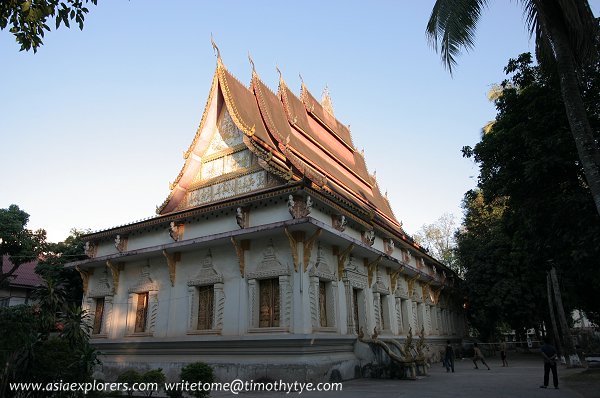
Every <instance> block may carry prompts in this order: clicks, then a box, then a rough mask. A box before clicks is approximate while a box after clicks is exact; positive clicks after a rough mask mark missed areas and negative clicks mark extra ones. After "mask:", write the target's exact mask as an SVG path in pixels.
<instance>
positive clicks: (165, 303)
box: [88, 209, 459, 339]
mask: <svg viewBox="0 0 600 398" xmlns="http://www.w3.org/2000/svg"><path fill="white" fill-rule="evenodd" d="M286 210H287V209H286ZM231 218H233V217H231ZM236 228H239V227H237V225H236ZM190 230H192V231H193V229H191V228H190V229H188V231H186V235H187V233H188V232H189V231H190ZM154 238H156V236H154V237H153V238H152V239H154ZM165 240H167V241H168V240H170V237H167V238H166V239H165ZM271 241H272V242H273V248H274V252H275V257H276V259H277V260H278V261H279V262H280V263H281V266H282V267H284V268H285V269H286V270H287V280H288V281H289V286H290V289H291V306H290V307H289V309H290V310H291V311H290V312H291V313H289V314H285V313H284V312H285V311H286V309H285V308H286V307H285V306H284V303H283V302H282V303H281V311H282V315H281V316H282V319H283V318H284V317H285V316H288V317H289V321H288V322H287V324H286V328H287V330H288V332H289V333H293V334H310V333H338V334H342V335H347V334H354V330H350V329H349V324H348V319H349V314H350V315H351V316H353V313H352V312H353V309H352V308H349V307H347V303H351V302H352V300H350V301H348V300H347V299H346V294H347V292H346V289H345V286H344V283H343V282H342V281H341V280H339V278H338V277H337V256H336V255H334V254H333V250H332V247H331V246H330V245H326V244H321V245H322V248H321V254H320V255H321V257H322V259H321V261H324V262H326V263H327V264H328V266H329V267H330V269H331V271H332V272H333V273H334V274H336V276H335V280H334V281H332V291H333V296H332V298H333V300H334V304H333V305H334V312H335V314H334V315H333V317H334V324H335V325H334V329H333V330H323V331H320V330H318V329H319V328H316V329H315V328H314V326H313V322H312V318H311V297H310V294H309V289H310V283H311V276H310V271H311V269H312V268H313V267H314V265H315V263H316V261H317V247H318V245H319V241H318V240H317V241H315V242H314V244H313V247H312V250H311V256H310V260H309V264H308V269H307V271H306V272H304V271H303V267H304V264H303V254H304V253H303V250H304V248H303V245H302V244H298V267H299V268H300V269H302V272H294V260H293V257H292V254H291V247H290V242H289V240H288V238H287V237H286V236H284V235H283V234H278V235H274V236H272V237H263V238H260V239H253V240H251V242H250V248H249V250H246V251H245V253H244V256H245V265H246V269H245V274H246V277H245V278H242V277H241V276H240V266H239V259H238V257H237V255H236V253H235V250H234V248H233V245H230V244H221V245H219V246H213V247H210V253H211V256H212V264H213V266H214V270H215V271H216V272H217V273H218V274H219V275H221V276H222V292H223V295H224V298H225V300H224V310H223V312H224V316H223V321H222V327H221V329H220V330H218V331H211V332H207V333H192V335H194V334H218V335H223V336H240V335H247V334H248V333H250V334H252V335H256V334H257V333H263V331H261V330H256V328H253V326H252V324H251V317H252V314H251V306H250V302H249V291H248V286H249V279H250V278H248V274H252V273H256V272H258V271H259V269H258V268H259V265H260V264H261V262H263V261H264V258H265V257H264V252H265V250H266V249H267V248H268V247H269V245H270V242H271ZM208 253H209V248H208V247H203V248H202V249H198V250H195V251H189V252H183V253H181V257H180V260H179V261H178V262H177V263H176V274H175V281H174V282H175V283H174V286H171V280H170V276H169V268H168V266H167V260H166V258H164V257H153V258H151V259H149V260H143V261H134V262H126V263H125V264H124V267H123V269H122V270H121V271H120V276H119V285H118V289H117V291H116V294H115V295H114V297H112V299H113V303H112V316H111V318H112V323H111V328H110V331H109V335H108V336H107V337H108V338H128V336H130V335H132V333H131V322H132V320H134V319H135V318H134V317H133V318H132V315H134V314H132V309H133V303H132V299H131V295H132V293H131V292H132V289H133V288H134V287H135V285H136V284H140V283H143V277H142V276H141V275H142V272H141V270H142V269H143V268H144V267H147V265H148V264H149V265H150V266H149V268H148V272H147V274H148V275H147V276H149V278H150V279H151V281H152V282H153V283H154V284H155V286H156V289H157V290H156V298H157V304H156V306H157V308H156V310H155V313H154V314H149V315H148V316H151V315H152V316H154V317H155V319H154V320H153V328H152V331H151V335H152V336H153V337H156V338H160V337H168V338H170V337H185V336H188V337H187V338H194V337H193V336H190V317H191V316H193V314H192V312H193V311H194V308H193V303H192V299H191V297H190V291H191V290H190V289H193V288H191V287H190V286H188V282H189V281H190V280H192V279H193V278H194V276H195V275H196V273H197V272H198V270H199V268H200V267H201V264H202V262H203V261H205V258H206V257H207V255H208ZM352 263H353V266H354V267H356V269H357V270H358V271H360V272H362V273H364V274H365V275H366V274H367V273H368V271H367V269H366V267H365V266H364V264H363V258H361V257H357V258H353V259H352ZM345 265H348V264H347V262H346V264H345ZM380 268H381V269H379V271H377V272H374V273H373V274H372V284H371V286H370V287H368V288H366V289H362V290H361V291H360V300H361V302H360V303H359V306H358V307H359V317H360V319H359V323H360V325H361V326H362V327H363V331H364V333H365V335H371V334H372V333H373V329H374V327H375V326H376V325H380V320H379V317H383V318H384V322H383V324H384V330H380V327H379V326H378V330H379V332H380V333H382V334H384V335H385V334H388V335H405V334H406V333H407V332H408V327H409V326H410V327H412V331H413V334H414V335H416V334H418V333H419V332H420V329H421V327H420V326H421V325H423V326H424V327H425V330H426V333H427V334H428V335H430V336H442V335H446V334H448V333H447V331H446V330H448V329H450V330H454V329H455V327H454V325H457V324H459V322H458V321H456V320H455V317H456V316H455V314H451V313H449V312H447V311H444V312H443V313H440V310H439V308H438V306H437V305H431V306H430V308H427V307H428V305H427V303H425V302H424V300H423V298H422V297H421V296H422V294H421V292H422V287H421V284H420V283H419V282H418V281H417V282H414V288H413V293H414V297H412V298H404V297H401V298H399V300H400V301H399V302H398V304H399V305H400V306H401V308H400V311H397V310H396V306H397V301H396V300H397V299H396V294H395V293H394V294H392V293H390V294H387V293H382V292H380V293H377V294H374V288H375V284H376V283H377V278H378V277H379V281H380V282H381V283H383V285H384V286H385V287H387V288H388V289H389V286H390V285H391V279H390V276H389V274H388V273H387V272H386V270H385V268H384V267H381V266H380ZM101 274H102V272H101V268H97V269H96V270H95V272H94V274H93V275H92V276H91V277H90V280H89V286H92V285H93V284H94V283H96V282H97V280H98V278H100V277H101ZM109 275H110V274H109ZM110 276H111V277H112V275H110ZM111 281H112V279H111ZM397 284H398V288H399V289H403V290H407V288H408V287H407V282H406V280H405V278H403V277H399V278H398V281H397ZM378 296H381V297H382V300H379V299H377V297H378ZM376 299H377V300H379V301H378V302H375V300H376ZM415 299H416V300H417V302H418V305H417V306H416V308H414V309H413V306H412V305H411V304H412V302H413V300H415ZM88 301H89V300H88ZM90 303H92V302H90ZM381 304H383V307H381ZM429 304H431V303H429ZM90 306H91V304H90ZM415 310H416V313H413V311H415ZM196 311H197V309H196ZM432 317H435V319H433V318H432ZM192 332H193V331H192ZM265 332H266V331H265ZM149 334H150V333H149ZM133 335H134V336H132V337H136V336H135V334H133ZM197 338H200V339H202V337H201V336H198V337H197Z"/></svg>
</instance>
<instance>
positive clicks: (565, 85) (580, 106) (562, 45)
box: [542, 24, 600, 214]
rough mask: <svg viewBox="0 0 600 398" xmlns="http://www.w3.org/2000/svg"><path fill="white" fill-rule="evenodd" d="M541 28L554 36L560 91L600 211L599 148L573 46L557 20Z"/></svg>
mask: <svg viewBox="0 0 600 398" xmlns="http://www.w3.org/2000/svg"><path fill="white" fill-rule="evenodd" d="M542 29H543V30H545V33H546V34H549V35H548V36H549V37H551V39H552V44H553V49H554V55H555V59H556V68H557V71H558V75H559V77H560V91H561V93H562V98H563V102H564V104H565V109H566V111H567V118H568V120H569V125H570V127H571V134H572V135H573V139H574V140H575V145H576V146H577V153H578V155H579V160H580V161H581V165H582V166H583V171H584V173H585V177H586V179H587V183H588V185H589V187H590V191H591V193H592V197H593V198H594V202H595V204H596V210H597V212H598V214H600V148H598V145H597V144H596V141H595V139H594V133H593V131H592V127H591V126H590V122H589V120H588V117H587V112H586V110H585V105H584V103H583V98H582V97H581V91H580V89H579V83H578V81H577V75H576V72H575V71H576V64H575V60H574V58H573V54H572V51H571V46H570V44H569V41H568V39H567V37H566V35H565V33H564V32H562V31H561V30H560V29H559V28H557V27H556V26H554V24H548V25H543V26H542Z"/></svg>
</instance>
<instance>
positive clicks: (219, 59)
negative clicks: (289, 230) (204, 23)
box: [210, 32, 222, 62]
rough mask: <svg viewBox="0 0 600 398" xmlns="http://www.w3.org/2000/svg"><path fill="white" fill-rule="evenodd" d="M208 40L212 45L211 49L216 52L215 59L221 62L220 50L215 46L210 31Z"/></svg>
mask: <svg viewBox="0 0 600 398" xmlns="http://www.w3.org/2000/svg"><path fill="white" fill-rule="evenodd" d="M210 42H211V44H212V46H213V50H214V51H215V53H217V61H219V62H222V60H221V51H220V50H219V47H217V44H216V43H215V41H214V39H213V35H212V32H210Z"/></svg>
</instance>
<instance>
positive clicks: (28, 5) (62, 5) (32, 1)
mask: <svg viewBox="0 0 600 398" xmlns="http://www.w3.org/2000/svg"><path fill="white" fill-rule="evenodd" d="M89 3H91V4H94V5H96V4H97V3H98V0H25V1H23V0H2V1H0V29H2V30H4V29H6V28H7V27H10V29H9V30H10V33H12V34H13V35H14V36H15V38H16V39H17V43H19V44H20V45H21V51H23V50H26V51H29V50H33V52H37V50H38V48H39V47H40V46H41V45H42V44H44V43H43V42H42V38H43V37H44V32H45V31H50V27H49V26H48V25H47V23H48V20H49V19H50V20H52V19H54V20H55V24H56V29H58V28H59V27H60V25H61V24H64V25H65V26H66V27H67V28H70V27H71V22H72V21H75V23H76V24H77V25H78V26H79V29H83V22H84V20H85V14H87V13H88V12H89V10H88V8H87V7H86V6H87V5H88V4H89Z"/></svg>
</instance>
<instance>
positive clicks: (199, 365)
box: [181, 362, 215, 398]
mask: <svg viewBox="0 0 600 398" xmlns="http://www.w3.org/2000/svg"><path fill="white" fill-rule="evenodd" d="M214 379H215V378H214V375H213V370H212V368H211V367H210V366H208V365H207V364H205V363H204V362H194V363H190V364H189V365H187V366H184V367H183V368H182V369H181V380H185V381H189V382H190V383H196V382H202V383H212V382H213V381H214ZM189 393H190V394H192V395H193V396H194V397H196V398H206V397H208V396H209V395H210V391H190V392H189Z"/></svg>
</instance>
